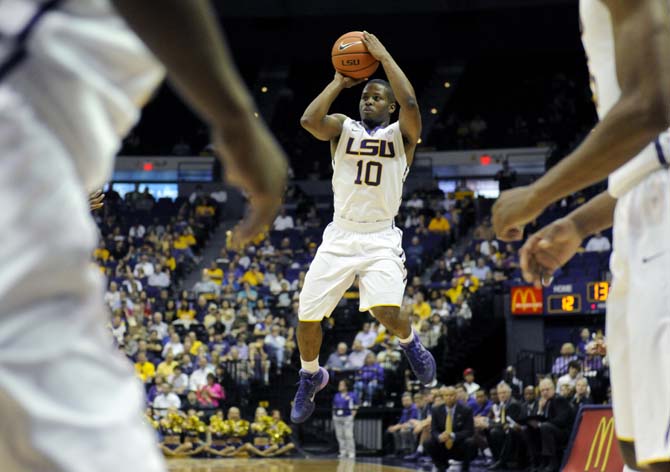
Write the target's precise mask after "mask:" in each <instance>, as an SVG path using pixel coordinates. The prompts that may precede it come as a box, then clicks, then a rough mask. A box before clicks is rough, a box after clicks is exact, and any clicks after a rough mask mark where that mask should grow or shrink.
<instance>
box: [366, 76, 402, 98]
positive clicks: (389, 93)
mask: <svg viewBox="0 0 670 472" xmlns="http://www.w3.org/2000/svg"><path fill="white" fill-rule="evenodd" d="M373 84H377V85H381V86H382V87H384V89H385V90H386V99H387V100H388V101H389V102H390V103H396V101H395V94H394V93H393V89H392V88H391V84H389V83H388V82H387V81H386V80H384V79H372V80H369V81H368V83H367V84H365V86H366V87H367V86H368V85H373Z"/></svg>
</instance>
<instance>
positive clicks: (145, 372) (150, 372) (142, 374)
mask: <svg viewBox="0 0 670 472" xmlns="http://www.w3.org/2000/svg"><path fill="white" fill-rule="evenodd" d="M135 372H136V373H137V376H138V377H139V378H140V379H141V380H142V382H143V383H145V384H150V383H151V382H152V381H153V379H154V376H155V375H156V367H155V366H154V365H153V364H152V363H151V362H149V361H148V360H147V354H146V352H142V351H140V352H138V353H137V362H135Z"/></svg>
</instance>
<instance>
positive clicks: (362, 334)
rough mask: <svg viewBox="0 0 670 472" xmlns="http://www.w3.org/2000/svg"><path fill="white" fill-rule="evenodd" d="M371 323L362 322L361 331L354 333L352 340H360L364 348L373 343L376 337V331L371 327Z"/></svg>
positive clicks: (369, 346)
mask: <svg viewBox="0 0 670 472" xmlns="http://www.w3.org/2000/svg"><path fill="white" fill-rule="evenodd" d="M372 327H373V323H368V322H365V323H363V328H362V329H361V331H359V332H358V333H356V337H355V338H354V341H360V342H361V344H362V345H363V347H364V348H365V349H369V348H371V347H372V346H374V345H375V340H376V339H377V331H376V330H373V329H372Z"/></svg>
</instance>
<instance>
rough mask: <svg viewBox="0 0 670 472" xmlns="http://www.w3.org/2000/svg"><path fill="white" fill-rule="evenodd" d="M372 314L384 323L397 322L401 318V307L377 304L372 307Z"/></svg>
mask: <svg viewBox="0 0 670 472" xmlns="http://www.w3.org/2000/svg"><path fill="white" fill-rule="evenodd" d="M372 314H373V315H374V316H375V318H377V319H378V320H379V321H380V322H382V323H384V324H386V323H396V322H398V321H400V318H401V314H400V308H398V307H397V306H377V307H374V308H373V309H372Z"/></svg>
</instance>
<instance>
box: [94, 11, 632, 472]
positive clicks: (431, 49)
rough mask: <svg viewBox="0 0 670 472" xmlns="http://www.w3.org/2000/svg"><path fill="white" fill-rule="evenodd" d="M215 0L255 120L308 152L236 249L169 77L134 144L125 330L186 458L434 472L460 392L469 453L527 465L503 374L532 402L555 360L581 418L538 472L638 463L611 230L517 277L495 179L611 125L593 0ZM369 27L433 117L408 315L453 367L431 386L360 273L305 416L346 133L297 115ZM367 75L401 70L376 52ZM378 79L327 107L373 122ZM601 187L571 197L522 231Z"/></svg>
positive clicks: (419, 184)
mask: <svg viewBox="0 0 670 472" xmlns="http://www.w3.org/2000/svg"><path fill="white" fill-rule="evenodd" d="M215 4H216V7H217V12H218V14H219V16H220V21H221V24H222V26H223V28H224V29H225V32H226V36H227V38H228V40H229V43H230V47H231V50H232V52H233V55H234V57H235V61H236V63H237V66H238V68H239V70H240V72H241V74H242V76H243V78H244V80H245V82H246V84H247V86H248V88H249V89H250V90H251V91H252V94H253V96H254V98H255V100H256V104H257V107H258V113H259V118H260V117H262V118H263V119H265V120H266V121H267V123H268V124H269V126H270V128H271V130H272V132H273V133H274V134H275V136H276V137H277V139H278V140H279V142H280V143H281V145H282V147H283V148H284V150H285V151H286V153H287V154H288V156H289V158H290V184H289V187H288V189H287V192H286V195H285V201H284V204H283V207H282V210H281V214H280V216H279V217H278V219H277V220H276V221H275V224H274V226H273V227H272V228H270V230H269V231H268V232H267V234H265V235H263V236H262V237H259V238H258V240H257V241H256V243H255V244H253V245H251V246H249V247H247V248H246V249H245V250H244V251H242V252H239V253H238V252H234V251H232V250H229V249H227V247H226V231H227V230H229V229H231V228H232V227H233V226H234V225H235V224H236V223H237V222H238V221H239V220H240V218H241V217H242V215H243V213H244V207H245V199H244V197H243V195H241V194H240V193H239V192H238V191H237V190H235V189H233V188H231V187H230V186H228V185H226V183H225V182H223V179H222V175H223V169H222V167H221V164H220V162H219V161H218V159H217V157H216V156H215V155H214V153H213V146H212V145H211V144H210V140H209V138H210V137H209V135H208V132H207V128H206V126H205V125H204V124H203V123H202V122H200V121H199V120H198V118H197V117H196V116H195V115H194V114H193V113H192V112H191V111H190V110H189V108H188V107H187V106H186V105H184V104H183V103H182V102H181V100H180V99H179V98H178V97H177V95H176V94H175V93H174V92H173V90H172V89H171V88H170V86H169V85H164V86H162V88H161V89H160V90H159V92H158V93H157V94H156V96H155V97H154V98H153V100H152V101H151V102H150V103H149V105H148V106H147V107H146V108H145V109H144V111H143V115H142V119H141V121H140V123H139V124H138V125H137V126H136V127H135V128H134V129H133V130H132V132H131V133H130V135H129V136H128V137H127V138H126V139H125V141H124V143H123V147H122V150H121V152H120V154H119V157H118V159H117V161H116V167H115V170H114V176H113V180H112V181H111V182H110V183H109V184H108V186H107V187H106V188H105V189H104V190H105V205H104V207H103V208H102V209H100V210H97V211H96V212H95V213H94V215H95V218H96V219H97V222H98V225H99V229H100V233H101V240H100V245H99V248H98V249H97V250H96V251H95V254H94V258H95V261H96V263H97V264H99V266H100V269H101V271H103V272H104V273H105V274H106V276H107V277H108V280H109V288H108V291H107V293H106V294H105V300H106V302H107V303H108V305H109V307H110V325H109V326H110V329H111V332H112V334H113V336H114V337H115V339H116V341H117V342H118V346H119V349H120V350H121V351H122V352H123V353H124V354H125V355H126V356H127V357H128V358H129V359H130V360H131V361H132V362H133V363H135V366H136V369H137V373H138V377H139V378H141V380H142V382H144V386H145V388H146V393H147V419H148V420H149V421H150V422H151V423H152V425H153V426H154V427H155V428H156V430H157V437H158V439H157V440H158V441H160V442H161V444H162V448H163V450H164V451H165V453H166V455H167V456H168V457H169V458H170V459H169V467H170V469H171V470H175V471H212V472H213V471H218V470H224V469H228V468H232V469H234V470H277V471H284V470H286V471H288V470H291V471H293V470H295V471H296V472H299V471H312V470H323V471H335V470H337V471H350V470H351V471H354V470H356V471H368V470H369V471H377V470H379V471H381V470H385V468H387V467H393V468H401V469H407V470H420V469H421V470H426V471H429V470H431V469H432V468H433V467H434V461H433V459H432V458H431V454H430V453H429V452H430V451H429V450H428V448H425V447H424V444H425V443H426V442H427V441H428V440H429V439H430V437H431V429H433V428H434V427H435V426H434V422H433V423H431V418H430V414H431V408H430V407H431V406H436V405H440V404H442V403H444V397H445V396H448V395H449V394H450V393H449V392H451V390H450V389H449V388H448V387H455V389H456V395H457V401H458V402H459V403H460V404H462V406H463V407H464V408H466V409H467V410H468V411H471V412H472V416H473V417H474V420H473V421H474V430H473V431H471V432H469V433H467V434H466V436H467V437H465V438H464V439H467V444H468V445H469V447H471V450H472V451H473V454H474V459H473V461H472V464H471V466H470V469H471V470H485V469H487V468H491V467H492V466H496V465H497V466H499V467H498V468H499V469H500V470H524V469H525V468H526V467H528V466H529V462H528V447H527V444H526V437H525V435H524V428H525V426H524V425H523V424H522V423H521V422H519V423H518V424H517V423H514V425H513V426H511V427H509V426H508V423H507V419H506V412H505V411H504V409H502V408H501V404H500V400H499V398H498V392H499V391H500V389H499V388H497V387H498V386H499V384H500V383H501V382H502V381H504V382H506V383H507V384H508V385H509V386H510V387H511V395H512V396H513V397H514V398H516V399H517V401H518V402H519V404H518V408H519V409H520V410H522V412H523V415H524V416H526V415H530V416H532V414H533V408H534V405H535V403H534V402H535V401H536V400H535V399H536V397H538V396H539V388H538V385H539V381H540V380H541V379H543V378H547V377H548V378H550V379H552V380H553V381H554V382H557V384H558V385H557V386H556V395H559V396H562V397H565V398H566V400H567V401H569V403H570V405H571V411H570V412H569V414H568V415H567V416H569V418H568V417H566V418H565V421H564V422H563V423H562V424H561V435H560V437H561V440H560V441H559V444H558V448H557V451H556V452H555V457H553V458H552V462H551V463H549V462H547V464H548V467H550V468H549V469H543V470H558V468H557V467H559V466H558V465H555V466H554V467H555V468H554V469H551V464H552V463H553V464H564V466H563V469H562V470H587V471H588V470H602V471H605V470H616V467H617V464H618V466H619V469H618V470H621V469H620V458H619V456H618V451H617V447H616V445H615V444H612V445H611V448H608V447H603V445H602V444H603V442H604V443H607V441H608V440H609V441H610V443H611V442H612V434H613V433H612V428H611V420H610V418H611V410H610V409H609V407H607V406H606V405H609V402H610V398H609V395H610V393H609V374H608V368H607V341H606V336H605V335H606V333H604V316H605V301H606V299H607V295H608V290H609V280H610V274H609V272H608V259H609V254H610V241H611V233H605V234H603V235H602V236H601V237H597V238H595V239H594V240H593V241H590V240H587V241H584V250H583V251H581V252H580V253H578V254H577V255H576V256H575V257H574V258H573V259H572V260H571V261H570V262H569V263H568V264H567V265H566V266H565V267H564V268H563V269H561V271H560V272H559V273H557V274H556V277H555V279H554V282H553V284H552V285H551V286H550V287H548V288H543V289H536V288H532V287H529V286H527V285H526V284H525V283H524V282H523V280H522V279H521V276H520V271H519V266H518V263H519V259H518V253H517V250H518V248H519V247H520V245H519V244H514V245H510V244H505V243H503V242H501V241H496V240H495V238H494V234H493V231H492V228H491V223H490V211H491V207H492V204H493V203H494V201H495V199H496V198H497V196H498V195H499V193H500V191H501V190H503V189H506V188H511V187H514V186H518V185H523V184H527V183H529V182H532V181H533V179H535V178H536V177H537V176H539V175H541V174H543V173H544V172H545V170H546V169H548V168H549V167H551V166H552V165H554V164H556V162H558V161H559V160H560V159H561V158H562V157H564V156H565V155H566V154H567V153H568V152H569V151H570V150H571V149H573V148H574V146H575V145H576V144H577V143H579V142H580V141H581V140H582V139H583V137H584V136H585V135H586V134H587V133H588V132H589V131H590V129H591V128H592V127H593V126H594V124H595V122H596V114H595V108H594V105H593V102H592V97H591V91H590V89H589V77H588V71H587V67H586V58H585V54H584V50H583V48H582V45H581V42H580V27H579V16H578V4H577V1H576V0H443V1H429V0H413V1H379V0H368V1H366V2H360V1H351V0H340V1H337V2H313V1H309V0H290V1H281V2H279V1H272V0H263V1H258V0H254V1H248V2H223V1H218V2H215ZM363 30H367V31H369V32H372V33H374V34H375V35H377V37H378V38H379V39H380V40H381V41H382V43H383V44H384V45H385V47H386V48H387V49H388V51H389V52H390V53H391V54H392V55H393V57H394V59H395V60H396V62H397V63H398V64H399V65H400V67H401V68H402V69H403V71H404V72H405V73H406V75H407V76H408V78H409V80H410V81H411V82H412V84H413V86H414V89H415V91H416V94H417V99H418V104H419V107H420V111H421V117H422V122H423V131H422V134H421V139H420V141H419V145H418V147H417V150H416V158H415V160H414V163H413V165H412V168H411V170H410V173H409V176H408V177H407V180H406V182H405V187H404V198H403V203H402V206H401V210H400V213H399V215H398V216H397V218H396V225H397V226H398V227H399V228H401V229H402V231H403V247H404V251H405V254H406V266H407V270H408V278H407V288H406V292H405V295H404V299H403V305H402V308H401V310H403V311H406V312H407V313H409V314H411V318H412V325H413V327H414V329H415V330H416V332H417V333H418V336H419V337H420V339H421V341H422V343H423V344H424V345H425V346H426V347H428V348H429V350H430V351H431V352H432V354H433V355H434V357H435V359H436V361H437V380H438V385H437V386H435V387H429V388H426V387H423V386H422V385H420V384H419V383H418V381H416V379H415V378H414V376H413V375H412V374H411V371H410V369H409V367H408V364H407V361H406V359H405V357H404V356H403V355H401V352H400V349H399V346H398V341H397V340H396V339H392V338H390V337H389V336H388V335H387V334H386V333H385V332H384V330H382V329H380V325H379V323H377V322H376V321H375V319H374V318H372V317H371V316H370V315H369V314H368V313H365V312H359V311H358V306H359V305H358V302H359V299H358V286H357V282H355V283H354V284H353V285H352V286H351V288H350V289H348V290H347V292H346V294H345V296H344V298H343V299H342V300H341V302H340V303H339V304H338V306H337V308H336V309H335V311H334V313H333V314H332V316H331V317H330V318H328V319H326V320H324V321H323V322H322V328H323V332H324V341H323V346H322V349H321V352H320V357H319V360H320V363H321V365H322V366H324V367H326V368H328V369H329V372H330V383H329V385H328V386H327V387H326V389H325V390H323V391H322V392H320V393H319V394H318V395H317V397H316V411H315V412H314V414H313V415H312V417H311V418H310V419H309V420H308V421H307V422H305V423H303V424H301V425H296V424H291V422H290V420H289V412H290V409H291V401H292V399H293V396H294V394H295V391H296V382H297V380H298V370H299V369H300V358H299V354H298V350H297V345H296V339H295V328H296V326H297V323H298V318H297V310H298V295H299V293H300V290H301V288H302V284H303V282H304V275H305V273H306V271H307V270H308V268H309V265H310V262H311V260H312V258H313V257H314V255H315V252H316V249H317V247H318V245H319V244H320V242H321V238H322V233H323V230H324V228H325V227H326V225H327V224H328V223H329V222H330V221H331V219H332V215H333V193H332V187H331V183H330V178H331V176H332V168H331V159H330V150H329V146H328V144H327V143H324V142H320V141H317V140H316V139H314V138H313V137H312V136H311V135H309V133H307V132H306V131H305V130H304V129H303V128H302V127H301V126H300V117H301V115H302V113H303V111H304V110H305V108H306V107H307V105H308V104H309V103H310V102H311V101H312V100H313V99H314V97H316V96H317V95H318V93H320V91H321V90H322V89H323V88H324V87H325V86H326V84H328V82H329V81H331V80H332V78H333V74H334V71H333V67H332V65H331V58H330V50H331V47H332V45H333V43H334V41H335V40H336V39H337V38H338V37H339V36H341V35H342V34H344V33H346V32H348V31H363ZM175 34H179V32H178V31H175ZM373 77H378V78H384V73H383V70H382V68H381V67H380V68H379V69H378V71H377V72H376V73H375V75H373ZM361 89H362V87H361V86H358V87H355V88H352V89H349V90H345V91H343V92H342V93H341V94H340V96H339V98H338V99H337V100H336V101H335V103H334V104H333V106H332V107H331V112H338V113H344V114H346V115H348V116H351V117H353V118H355V119H358V101H359V97H360V93H361ZM394 119H397V115H396V116H395V117H394ZM602 189H604V184H602V185H599V186H596V187H593V188H590V189H588V190H587V191H585V192H581V193H578V194H575V195H572V196H571V197H569V198H567V199H565V200H563V201H561V202H560V203H558V204H556V205H553V206H552V207H551V208H550V209H548V210H547V211H546V212H545V213H544V214H543V215H542V216H541V217H540V218H538V220H537V221H535V222H534V223H533V224H532V225H531V227H529V228H527V231H526V234H530V233H531V232H532V231H533V229H534V228H539V227H541V226H543V225H545V224H546V223H547V222H549V221H552V220H555V219H557V218H559V217H561V216H562V215H564V214H566V213H567V212H569V211H570V210H571V209H572V208H574V207H575V206H577V205H579V204H581V203H583V202H584V201H585V200H587V199H589V198H590V197H591V196H593V195H596V194H597V193H599V192H600V191H601V190H602ZM440 215H443V216H444V218H446V222H445V221H444V219H443V218H442V217H440ZM148 274H151V275H148ZM369 354H371V355H369ZM178 368H179V369H178ZM371 372H373V374H371ZM208 373H211V374H213V379H212V380H211V381H210V382H209V384H208V381H207V379H206V377H207V374H208ZM580 379H584V381H581V380H580ZM341 380H347V381H348V383H349V390H350V392H354V393H356V396H357V399H358V400H357V406H358V408H357V413H356V415H355V418H354V421H353V433H354V440H355V454H350V453H344V452H343V453H342V454H340V449H339V447H338V440H337V438H336V434H335V431H334V418H335V417H337V415H338V412H337V407H334V406H333V401H334V398H335V395H336V393H337V391H338V383H339V381H341ZM203 385H204V387H203ZM217 385H218V386H220V388H219V387H216V386H217ZM575 385H576V389H577V390H575ZM503 390H504V388H503ZM405 394H409V396H407V395H405ZM587 404H592V405H597V406H598V407H597V408H591V409H589V407H586V408H585V407H584V405H587ZM259 407H262V408H264V410H258V408H259ZM274 410H276V411H274ZM273 411H274V413H273ZM517 414H518V413H517ZM601 423H602V424H601ZM603 425H604V426H603ZM440 426H442V431H443V430H444V425H440ZM578 426H580V427H581V428H583V429H584V431H581V430H580V427H578ZM342 434H344V433H342ZM436 434H439V433H436ZM608 435H609V436H608ZM193 438H201V439H202V440H203V441H209V442H210V443H211V444H213V445H218V446H221V447H219V448H217V449H214V448H211V449H212V450H216V451H217V453H219V454H221V456H218V455H215V453H213V452H208V451H202V450H197V448H196V446H195V444H196V443H197V441H195V440H193ZM203 438H206V439H203ZM340 439H341V438H340ZM592 443H593V444H595V446H592ZM246 444H248V445H250V446H246ZM605 446H607V444H605ZM594 447H595V448H600V449H602V451H601V450H600V449H598V453H597V459H595V457H596V454H593V453H592V451H591V453H590V452H589V451H590V449H593V448H594ZM208 450H209V449H208ZM226 451H228V452H226ZM601 453H602V454H601ZM502 454H504V457H503V459H504V460H503V462H504V463H501V461H500V459H501V455H502ZM257 456H262V457H261V458H258V457H257ZM354 456H355V457H354ZM462 462H463V461H461V460H452V461H451V462H450V463H449V464H448V468H449V470H452V471H456V470H461V469H464V467H463V463H462ZM389 470H390V469H389ZM440 470H444V468H442V469H440ZM538 470H539V469H538Z"/></svg>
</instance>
